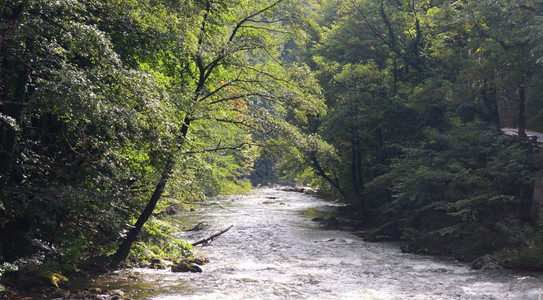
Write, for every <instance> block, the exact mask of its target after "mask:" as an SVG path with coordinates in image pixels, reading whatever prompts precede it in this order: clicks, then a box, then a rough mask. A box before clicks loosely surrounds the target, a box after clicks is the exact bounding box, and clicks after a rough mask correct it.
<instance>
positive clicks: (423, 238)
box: [383, 122, 535, 258]
mask: <svg viewBox="0 0 543 300" xmlns="http://www.w3.org/2000/svg"><path fill="white" fill-rule="evenodd" d="M532 157H533V155H532V153H531V150H530V149H527V148H526V147H522V146H521V144H516V143H511V142H510V141H507V140H506V138H504V137H501V136H500V134H499V133H498V132H497V131H495V130H494V129H493V128H492V126H489V125H488V124H486V123H482V122H473V123H466V124H462V123H456V124H454V125H453V127H452V128H451V130H450V131H447V132H445V133H439V132H437V131H435V130H429V131H428V132H427V138H426V140H425V141H423V142H422V144H421V146H420V148H413V149H406V150H405V156H404V157H402V158H401V159H399V160H398V161H397V162H396V163H395V164H394V165H393V169H392V171H391V172H390V173H388V174H386V175H383V176H384V178H383V179H384V181H383V183H386V184H392V185H393V191H394V195H393V198H394V200H393V201H392V202H391V203H390V205H389V206H388V209H389V210H390V211H392V212H393V213H394V214H395V215H396V218H398V220H399V221H400V224H401V228H400V229H401V230H402V232H404V239H405V240H406V241H408V242H410V243H413V244H418V245H419V246H422V247H424V248H429V249H432V248H439V249H441V250H442V251H444V252H447V253H453V254H456V255H460V256H464V258H466V257H467V255H469V257H472V256H473V255H475V256H476V255H478V254H482V253H488V252H489V251H490V252H491V251H493V250H496V249H498V248H499V247H503V246H504V245H505V243H504V242H505V241H504V242H498V243H496V242H495V241H498V240H500V239H499V238H498V237H499V236H501V235H502V233H501V232H500V231H502V232H503V230H505V229H508V230H513V231H515V229H514V228H515V227H514V226H512V225H511V224H508V223H507V222H506V221H504V218H507V217H508V216H511V215H515V214H522V210H523V209H525V207H526V204H529V201H530V199H526V198H522V197H521V196H519V191H520V190H522V189H523V188H525V187H529V186H530V185H531V183H532V180H533V178H534V177H535V174H534V173H533V172H532V171H530V170H531V168H530V166H531V163H532V161H531V159H532ZM525 234H526V235H530V234H529V233H525ZM517 238H518V237H517ZM512 239H513V237H511V240H510V241H509V242H510V243H512V242H513V240H512ZM501 240H503V238H502V239H501ZM475 241H477V242H475ZM481 241H485V242H484V243H482V242H481ZM517 245H518V244H517ZM459 246H460V248H459V249H457V247H459ZM462 248H464V249H462ZM466 248H467V249H469V250H470V251H467V252H469V253H459V252H461V251H465V250H466Z"/></svg>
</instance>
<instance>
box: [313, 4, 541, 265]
mask: <svg viewBox="0 0 543 300" xmlns="http://www.w3.org/2000/svg"><path fill="white" fill-rule="evenodd" d="M318 9H320V10H318V11H319V12H318V13H316V17H315V20H316V22H317V23H318V26H319V30H315V33H314V34H313V41H314V45H315V46H314V47H313V48H312V49H311V50H309V53H310V54H311V55H308V57H309V56H310V57H311V58H310V59H308V63H309V64H310V65H311V66H312V67H313V68H314V69H315V70H316V72H317V78H318V79H319V80H320V82H321V85H322V87H323V91H324V95H325V97H326V104H327V105H328V112H327V115H326V116H321V117H320V118H318V119H316V120H314V122H313V126H312V127H311V128H312V130H313V132H315V133H318V135H319V136H320V137H322V139H323V141H322V143H323V144H325V145H327V146H328V147H327V148H322V149H327V150H326V152H324V151H320V152H315V151H313V152H312V153H313V155H311V156H309V157H311V158H312V161H313V164H312V165H306V172H308V171H307V170H310V171H312V174H313V175H314V177H311V176H306V177H305V178H311V180H313V182H314V183H315V184H318V185H319V186H322V187H323V188H322V189H321V190H328V191H331V192H332V193H333V194H335V196H336V197H339V198H343V199H344V200H345V201H346V202H347V203H348V204H350V205H351V206H352V207H353V208H356V209H355V211H356V215H358V216H359V217H360V219H363V220H365V221H366V222H369V223H371V222H373V224H384V223H388V224H396V227H397V228H396V229H399V230H400V231H401V232H402V234H403V236H402V237H403V239H404V240H405V241H406V243H407V244H409V246H410V247H411V250H412V251H418V250H420V249H431V250H430V251H436V252H441V253H443V252H447V253H451V252H452V250H451V248H454V245H455V243H456V244H457V245H461V244H462V245H464V246H465V247H466V249H468V250H466V252H464V253H458V252H456V253H454V254H456V255H458V256H459V257H460V256H461V257H464V258H468V257H470V253H469V252H470V250H473V251H472V253H471V255H477V254H481V253H482V252H484V251H493V250H495V249H498V248H500V247H502V246H507V245H505V244H507V243H505V244H499V243H496V242H495V240H496V239H497V237H498V236H499V235H500V234H502V233H503V230H504V228H506V227H507V226H508V225H503V224H502V223H500V222H501V220H503V219H504V218H512V219H515V220H516V221H515V222H520V223H523V222H526V221H529V219H527V218H526V215H527V214H526V211H527V208H526V207H527V206H526V205H527V203H529V199H530V195H529V193H530V192H526V191H529V190H530V188H529V187H530V184H531V180H533V177H534V176H535V175H534V173H533V172H532V171H533V163H534V160H533V155H534V154H533V152H531V151H529V150H528V149H524V148H522V147H520V146H519V145H514V144H511V143H509V142H507V141H505V140H503V139H501V138H500V133H499V127H500V126H516V125H518V126H519V127H520V130H519V132H520V133H519V135H521V136H522V135H523V132H524V128H525V126H527V125H526V124H531V125H530V126H535V127H537V126H539V122H538V121H537V116H540V113H539V111H540V104H541V101H538V100H536V99H535V97H539V96H538V95H540V93H541V85H540V84H539V82H540V80H541V79H540V74H541V72H540V69H541V59H540V57H541V55H540V53H541V52H540V48H541V47H540V46H541V44H540V43H541V39H540V34H539V33H538V32H539V31H537V30H536V28H538V27H537V26H538V24H540V22H541V9H542V8H541V7H540V6H538V4H536V3H533V2H532V1H527V2H526V1H516V0H512V1H477V2H469V1H388V0H382V1H366V0H358V1H344V2H341V1H324V2H322V4H320V6H319V7H318ZM536 103H537V104H536ZM528 106H529V107H532V108H533V109H528V110H527V109H526V107H528ZM536 107H537V108H536ZM326 153H327V154H326ZM505 170H508V171H505ZM309 173H310V172H309ZM504 182H507V183H504ZM391 221H393V222H391ZM500 224H501V225H500ZM502 225H503V226H502ZM470 231H477V232H479V233H477V234H480V236H476V235H477V234H475V233H474V232H470ZM509 233H511V232H509ZM473 240H479V241H486V242H488V243H487V244H488V245H489V246H488V247H487V248H484V247H483V245H482V244H481V245H479V246H480V247H479V246H477V245H475V244H470V242H469V241H473ZM498 244H499V245H498ZM508 245H510V244H508ZM464 250H465V249H464ZM470 258H471V257H470Z"/></svg>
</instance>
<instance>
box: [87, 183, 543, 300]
mask: <svg viewBox="0 0 543 300" xmlns="http://www.w3.org/2000/svg"><path fill="white" fill-rule="evenodd" d="M212 202H214V203H216V205H211V206H206V207H202V208H200V209H198V210H197V211H196V212H191V213H187V214H185V215H179V216H177V218H178V220H179V222H180V224H186V226H193V225H195V224H197V223H198V222H201V221H203V222H205V224H206V225H207V227H206V229H204V230H202V231H194V232H192V231H191V232H187V231H185V232H181V233H179V237H181V238H185V239H187V240H189V241H194V240H196V239H198V238H200V237H203V236H205V235H207V234H209V233H212V232H214V231H218V230H219V229H221V228H224V227H227V226H229V225H234V227H233V228H232V229H230V230H229V231H228V232H226V233H225V234H223V235H221V236H220V237H218V238H217V239H216V240H214V241H213V242H212V243H211V244H210V245H207V246H198V247H197V249H196V250H197V251H198V252H200V253H202V254H205V256H207V257H208V258H209V260H210V262H209V263H208V264H207V265H205V266H203V272H202V273H172V272H171V271H170V270H168V269H166V270H151V269H128V270H120V271H117V272H113V273H110V274H107V275H101V276H99V277H97V278H93V279H92V280H91V281H90V282H88V283H87V285H88V286H89V287H93V286H94V287H101V288H108V289H122V290H123V291H124V292H125V293H126V295H125V296H127V297H131V298H132V299H504V300H505V299H511V300H513V299H514V300H517V299H523V300H524V299H534V300H537V299H538V296H539V295H538V294H539V293H540V288H543V274H542V273H532V272H513V271H509V270H494V271H475V270H471V269H470V267H469V265H468V264H465V263H461V262H457V261H455V260H452V259H447V258H438V257H432V256H423V255H415V254H408V253H402V252H401V251H400V250H399V248H398V245H397V244H395V243H386V242H380V243H368V242H364V241H363V240H362V239H361V238H359V237H358V236H357V235H355V234H354V233H353V232H350V231H347V230H330V229H324V228H321V227H320V226H319V224H318V223H316V222H313V221H311V219H312V218H313V217H315V216H318V215H320V214H327V213H329V212H330V211H332V210H333V208H334V204H333V203H329V202H326V201H323V200H320V199H318V198H316V197H314V196H311V195H306V194H302V193H296V192H287V191H281V190H277V189H272V188H260V189H255V190H254V192H253V193H251V194H249V195H244V196H239V195H238V196H229V197H221V198H217V199H214V200H213V201H212ZM187 228H190V227H187Z"/></svg>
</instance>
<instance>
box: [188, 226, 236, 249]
mask: <svg viewBox="0 0 543 300" xmlns="http://www.w3.org/2000/svg"><path fill="white" fill-rule="evenodd" d="M232 227H234V225H230V226H228V227H226V228H225V229H223V230H221V231H219V232H215V233H213V234H211V235H208V236H206V237H205V238H201V239H199V240H197V241H196V242H194V243H192V244H191V245H192V246H193V247H194V246H196V245H200V244H205V243H207V242H210V241H212V240H214V239H215V238H216V237H218V236H219V235H221V234H223V233H225V232H227V231H228V230H230V228H232Z"/></svg>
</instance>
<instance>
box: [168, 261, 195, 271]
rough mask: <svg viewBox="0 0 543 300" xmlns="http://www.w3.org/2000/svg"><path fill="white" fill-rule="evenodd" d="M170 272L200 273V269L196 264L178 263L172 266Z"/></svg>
mask: <svg viewBox="0 0 543 300" xmlns="http://www.w3.org/2000/svg"><path fill="white" fill-rule="evenodd" d="M172 272H196V273H201V272H202V268H200V267H199V266H198V265H197V264H195V263H192V262H188V261H180V262H178V263H176V264H173V265H172Z"/></svg>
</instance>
